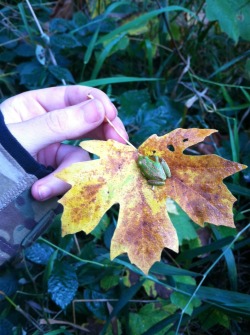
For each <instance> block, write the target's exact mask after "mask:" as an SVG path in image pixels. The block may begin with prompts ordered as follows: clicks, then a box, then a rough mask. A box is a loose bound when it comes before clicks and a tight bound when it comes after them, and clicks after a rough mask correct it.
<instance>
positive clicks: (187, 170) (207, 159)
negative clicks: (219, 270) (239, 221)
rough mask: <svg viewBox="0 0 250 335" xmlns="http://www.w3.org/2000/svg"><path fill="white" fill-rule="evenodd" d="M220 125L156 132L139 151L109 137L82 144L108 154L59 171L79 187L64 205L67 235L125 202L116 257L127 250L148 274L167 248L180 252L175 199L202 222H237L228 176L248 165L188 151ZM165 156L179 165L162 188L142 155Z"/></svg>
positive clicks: (116, 236)
mask: <svg viewBox="0 0 250 335" xmlns="http://www.w3.org/2000/svg"><path fill="white" fill-rule="evenodd" d="M214 132H216V130H207V129H205V130H204V129H176V130H174V131H172V132H170V133H169V134H166V135H164V136H161V137H158V136H156V135H153V136H151V137H149V138H148V139H147V140H146V141H145V142H144V143H143V144H142V145H141V146H140V147H139V148H138V150H136V149H135V148H133V147H131V146H128V145H124V144H121V143H118V142H116V141H113V140H108V141H97V140H91V141H84V142H82V143H81V147H82V148H83V149H85V150H87V151H88V152H91V153H94V154H96V155H98V156H99V157H100V159H96V160H92V161H88V162H84V163H76V164H73V165H72V166H70V167H68V168H66V169H64V170H62V171H61V172H59V173H57V177H59V178H60V179H62V180H64V181H66V182H67V183H69V184H71V185H72V188H71V189H70V190H69V191H68V192H67V193H66V194H65V195H64V197H63V198H62V199H61V200H60V202H61V203H62V204H63V206H64V212H63V216H62V232H63V235H66V234H73V233H76V232H79V231H82V230H83V231H84V232H85V233H87V234H88V233H90V232H91V231H92V230H93V229H94V228H95V227H96V225H97V224H98V223H99V221H100V219H101V218H102V216H103V215H104V214H105V212H106V211H107V210H108V209H109V208H110V207H111V206H113V205H114V204H119V205H120V210H119V218H118V223H117V227H116V230H115V232H114V236H113V238H112V242H111V250H110V253H111V259H113V258H115V257H117V256H118V255H120V254H122V253H125V252H127V254H128V257H129V258H130V261H131V262H132V263H134V264H136V265H137V266H138V267H139V268H140V269H141V270H142V271H143V272H144V273H148V271H149V269H150V267H151V266H152V264H153V263H154V262H156V261H159V260H160V257H161V252H162V249H163V248H164V247H166V248H169V249H172V250H173V251H175V252H177V251H178V238H177V234H176V231H175V229H174V227H173V225H172V223H171V221H170V219H169V216H168V213H167V211H166V199H167V198H168V197H170V198H172V199H173V200H175V201H176V202H177V203H178V204H179V205H180V206H181V207H182V209H183V210H184V211H186V213H187V214H188V215H189V217H190V218H191V219H192V220H193V221H194V222H196V223H197V224H199V225H203V224H204V222H209V223H212V224H215V225H225V226H229V227H233V226H234V222H233V212H232V206H233V203H234V202H235V200H236V199H235V198H234V196H233V195H232V194H231V193H230V192H229V190H228V189H227V187H226V186H225V185H224V184H223V182H222V180H223V179H224V178H225V177H227V176H230V175H232V174H234V173H236V172H238V171H240V170H242V169H244V168H246V166H245V165H242V164H239V163H235V162H231V161H228V160H225V159H223V158H221V157H219V156H216V155H204V156H189V155H186V154H184V153H183V151H184V150H185V149H186V148H188V147H190V146H192V145H194V144H197V143H199V142H201V141H203V140H204V138H205V137H206V136H209V135H211V134H212V133H214ZM139 154H142V155H145V156H151V155H156V156H159V157H161V158H163V159H164V160H165V161H166V162H167V163H168V165H169V167H170V170H171V174H172V176H171V178H168V179H167V180H166V183H165V185H163V186H155V187H154V188H153V187H152V186H150V185H149V184H148V183H147V180H146V179H145V178H144V177H143V176H142V174H141V172H140V170H139V168H138V166H137V163H136V161H137V159H138V155H139Z"/></svg>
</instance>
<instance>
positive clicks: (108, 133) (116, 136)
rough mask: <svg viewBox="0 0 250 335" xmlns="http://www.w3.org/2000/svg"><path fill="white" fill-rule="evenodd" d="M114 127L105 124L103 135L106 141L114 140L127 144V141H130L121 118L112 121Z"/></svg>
mask: <svg viewBox="0 0 250 335" xmlns="http://www.w3.org/2000/svg"><path fill="white" fill-rule="evenodd" d="M112 124H113V126H114V127H113V126H112V125H110V124H109V123H106V124H104V126H103V133H104V137H105V139H109V138H110V139H113V140H115V141H118V142H121V143H126V140H128V133H127V131H126V129H125V127H124V125H123V123H122V121H121V119H120V118H119V117H116V118H115V119H114V120H113V121H112Z"/></svg>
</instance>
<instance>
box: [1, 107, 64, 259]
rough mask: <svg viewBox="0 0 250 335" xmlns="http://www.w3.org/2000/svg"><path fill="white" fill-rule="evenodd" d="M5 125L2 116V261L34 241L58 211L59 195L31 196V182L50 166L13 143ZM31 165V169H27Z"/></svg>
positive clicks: (43, 173) (44, 173)
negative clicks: (41, 199)
mask: <svg viewBox="0 0 250 335" xmlns="http://www.w3.org/2000/svg"><path fill="white" fill-rule="evenodd" d="M0 118H1V112H0ZM2 120H3V118H2ZM6 128H7V127H6V126H5V128H4V126H3V124H1V119H0V167H1V168H0V185H1V187H0V265H2V264H3V263H4V262H6V261H7V260H10V259H11V258H12V257H13V256H15V255H17V254H18V253H20V250H21V248H22V246H28V245H29V244H31V243H32V241H33V240H35V238H37V237H38V236H39V235H40V234H41V233H42V232H43V231H44V230H45V229H46V228H47V226H48V225H49V224H50V223H51V221H52V219H53V217H54V215H55V213H56V211H58V204H57V199H52V200H49V201H45V202H38V201H36V200H35V199H34V198H33V197H32V196H31V190H30V189H31V186H32V184H33V183H34V182H35V181H36V180H37V179H38V178H40V177H41V176H44V175H46V174H48V173H50V172H51V170H46V168H45V167H44V166H40V164H38V163H37V162H36V161H35V160H34V159H33V158H32V157H31V156H28V155H29V154H28V153H27V152H26V151H25V149H23V148H22V147H21V145H20V144H18V143H11V142H13V140H14V142H15V141H16V140H15V139H14V138H11V137H10V134H9V133H8V132H6ZM11 136H12V135H11ZM6 137H7V139H6ZM6 143H7V144H6ZM10 146H11V148H10ZM13 148H14V149H13ZM7 149H9V150H7ZM13 150H14V152H17V151H18V155H20V150H21V151H22V150H24V153H23V155H21V156H22V158H21V159H20V157H18V158H16V157H15V158H14V157H13ZM9 151H11V153H10V152H9ZM22 161H23V162H24V163H22ZM32 164H33V165H34V166H33V167H32ZM34 167H35V169H34ZM29 169H30V170H32V171H28V172H27V170H29ZM34 171H35V172H34ZM41 171H42V172H41ZM32 172H33V173H32Z"/></svg>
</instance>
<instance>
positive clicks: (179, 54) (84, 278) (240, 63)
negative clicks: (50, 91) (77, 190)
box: [0, 0, 250, 335]
mask: <svg viewBox="0 0 250 335" xmlns="http://www.w3.org/2000/svg"><path fill="white" fill-rule="evenodd" d="M31 3H32V6H33V9H34V11H35V13H36V15H37V17H38V20H39V22H40V23H41V25H42V27H43V29H44V32H45V35H42V36H41V34H40V32H39V30H38V28H37V26H36V24H35V22H34V19H33V17H32V16H31V14H30V12H29V9H28V7H27V6H26V3H25V2H22V3H20V2H18V1H8V2H7V1H3V2H2V4H3V6H2V7H1V9H0V12H1V29H0V84H1V88H0V95H1V96H0V99H1V100H4V99H5V98H7V97H9V96H11V95H14V94H18V93H20V92H23V91H26V90H29V89H38V88H44V87H50V86H54V85H62V84H63V83H64V82H66V84H77V83H80V84H81V85H84V84H86V85H89V86H96V87H99V88H100V89H102V90H104V91H105V92H106V93H107V94H108V95H109V96H110V98H111V99H112V100H113V102H114V103H115V105H116V106H117V107H118V110H119V115H120V117H121V118H122V120H123V121H124V123H125V125H126V128H127V130H128V132H129V135H130V141H132V142H133V143H134V144H135V145H136V146H137V145H139V144H140V143H142V142H143V141H144V140H145V139H146V138H147V137H148V136H150V135H151V134H154V133H157V134H158V135H162V134H164V133H166V132H168V131H171V130H173V129H175V128H178V127H183V128H189V127H198V128H216V129H218V130H219V132H220V135H219V136H214V137H213V138H211V139H207V141H206V143H205V144H203V145H202V146H197V147H194V148H192V150H188V151H187V152H186V154H189V155H198V154H206V153H216V154H218V155H221V156H223V157H224V158H228V159H233V160H237V161H238V162H241V163H243V164H247V165H249V163H250V155H249V152H250V150H249V149H250V141H249V124H250V122H249V110H250V92H249V89H250V87H249V86H248V85H249V78H250V75H249V73H250V70H249V69H250V61H249V56H250V52H249V50H248V49H249V48H248V45H247V43H246V41H249V17H250V15H249V8H250V4H249V1H244V0H242V1H233V0H230V1H225V0H223V1H219V0H217V1H215V0H207V1H206V6H205V3H204V1H193V0H191V1H188V2H187V1H184V0H179V1H172V0H170V1H168V3H169V5H166V2H165V1H147V0H144V1H111V0H108V1H97V0H91V1H84V2H80V1H79V2H78V1H76V2H73V1H72V3H74V6H73V7H72V9H69V8H67V9H65V8H64V11H62V12H60V14H59V13H58V12H57V15H51V14H52V12H53V10H54V9H55V7H54V6H55V2H52V1H51V2H50V1H46V2H45V1H39V2H35V1H31ZM65 3H66V2H65ZM80 3H82V7H81V5H80ZM83 3H84V4H83ZM159 5H160V6H162V8H159ZM194 13H195V14H194ZM51 55H53V56H51ZM53 59H54V60H55V61H56V62H55V61H54V60H53ZM249 183H250V169H246V170H244V172H243V173H242V174H240V175H238V176H235V177H234V178H228V179H227V180H226V185H227V186H228V187H229V189H230V190H231V191H232V192H233V194H234V195H235V196H237V197H238V201H237V203H236V205H235V209H234V211H235V212H234V213H235V224H236V227H237V229H226V228H224V227H211V226H210V225H206V226H205V227H204V228H200V227H198V226H196V225H195V224H194V223H193V222H192V221H191V220H190V219H189V218H188V217H187V216H186V214H185V213H184V212H183V211H182V209H181V208H180V207H178V205H177V204H175V203H171V202H170V203H169V202H168V210H169V212H170V215H171V219H172V220H173V222H174V225H175V227H176V229H177V232H178V237H179V240H180V245H181V247H180V252H179V254H174V253H171V252H169V251H168V250H164V252H163V253H162V262H159V263H156V264H154V266H153V267H152V270H151V272H150V274H149V275H148V276H145V275H143V274H142V273H141V272H140V271H139V270H138V269H137V268H136V267H135V266H134V265H133V264H130V263H129V261H128V259H127V258H126V255H124V256H123V257H119V258H117V259H115V260H114V261H113V262H110V260H109V248H110V241H111V238H112V235H113V232H114V229H115V226H116V224H117V221H116V220H117V212H118V208H117V207H113V208H112V209H111V210H110V211H109V212H108V214H107V215H105V216H104V217H103V218H102V220H101V222H100V225H99V226H98V227H97V228H96V229H95V231H94V232H93V234H92V235H89V236H85V235H84V234H83V233H79V234H77V235H76V236H66V237H64V238H62V237H61V231H60V217H57V218H56V220H55V221H54V222H53V224H52V226H51V228H50V229H49V230H48V231H47V232H46V234H44V236H43V237H42V238H40V240H39V241H38V242H36V243H34V244H33V245H32V246H31V247H29V248H28V249H26V251H25V258H24V260H23V261H21V262H20V261H17V262H16V263H13V264H11V265H6V266H5V267H4V268H2V269H1V277H0V286H1V288H0V290H1V292H0V333H1V334H4V335H8V334H17V335H18V334H22V333H23V334H24V333H27V334H34V335H37V334H50V335H52V334H72V333H75V334H85V333H87V331H86V330H84V329H88V330H89V333H90V334H103V335H104V334H105V335H106V334H107V335H109V334H143V335H149V334H151V335H155V334H168V335H173V334H177V333H182V334H199V335H202V334H208V333H209V334H215V335H217V334H218V333H221V334H232V333H235V334H247V333H248V332H249V324H250V312H249V305H250V296H249V293H250V292H249V280H250V275H249V260H248V259H249V245H250V237H249V228H248V230H247V229H246V227H248V226H247V224H248V222H249V217H250V212H249V197H250V193H249ZM131 196H133V195H131ZM243 229H246V230H245V231H244V230H243ZM238 231H242V234H240V235H239V234H238ZM62 310H63V312H62ZM13 327H14V328H13Z"/></svg>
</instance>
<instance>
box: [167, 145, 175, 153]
mask: <svg viewBox="0 0 250 335" xmlns="http://www.w3.org/2000/svg"><path fill="white" fill-rule="evenodd" d="M167 148H168V150H169V151H172V152H174V151H175V148H174V146H173V145H172V144H169V145H168V146H167Z"/></svg>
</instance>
